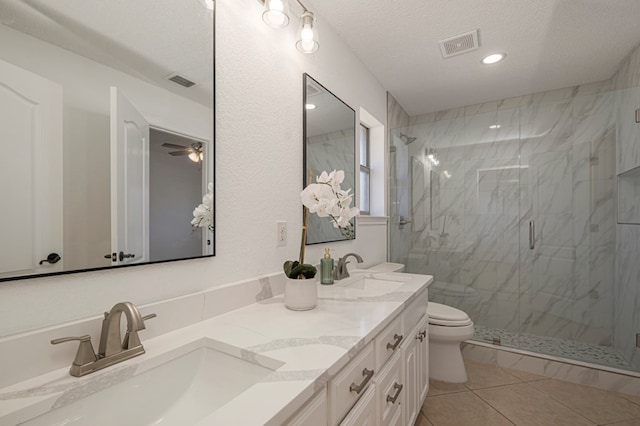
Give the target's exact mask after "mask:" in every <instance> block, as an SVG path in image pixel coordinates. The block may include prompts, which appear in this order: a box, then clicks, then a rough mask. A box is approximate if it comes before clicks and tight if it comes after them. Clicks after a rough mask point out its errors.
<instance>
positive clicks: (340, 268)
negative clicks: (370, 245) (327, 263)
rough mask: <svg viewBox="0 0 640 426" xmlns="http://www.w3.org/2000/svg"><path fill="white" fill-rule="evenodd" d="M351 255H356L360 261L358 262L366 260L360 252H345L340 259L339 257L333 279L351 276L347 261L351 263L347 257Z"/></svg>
mask: <svg viewBox="0 0 640 426" xmlns="http://www.w3.org/2000/svg"><path fill="white" fill-rule="evenodd" d="M349 256H353V257H355V258H356V260H357V261H358V263H362V262H364V260H362V257H360V255H359V254H356V253H347V254H345V255H344V256H342V257H341V258H340V259H338V264H337V265H336V266H335V268H333V279H334V280H341V279H343V278H348V277H349V270H348V269H347V263H349V262H348V261H347V258H348V257H349Z"/></svg>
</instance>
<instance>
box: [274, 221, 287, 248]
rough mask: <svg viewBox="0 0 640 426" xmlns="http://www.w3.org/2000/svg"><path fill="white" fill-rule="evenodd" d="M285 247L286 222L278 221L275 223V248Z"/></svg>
mask: <svg viewBox="0 0 640 426" xmlns="http://www.w3.org/2000/svg"><path fill="white" fill-rule="evenodd" d="M286 245H287V222H285V221H283V220H279V221H277V222H276V247H282V246H286Z"/></svg>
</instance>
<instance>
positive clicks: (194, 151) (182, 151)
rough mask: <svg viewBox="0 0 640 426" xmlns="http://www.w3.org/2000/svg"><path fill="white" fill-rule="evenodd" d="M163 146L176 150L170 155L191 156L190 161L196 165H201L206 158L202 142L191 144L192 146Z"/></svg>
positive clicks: (167, 144)
mask: <svg viewBox="0 0 640 426" xmlns="http://www.w3.org/2000/svg"><path fill="white" fill-rule="evenodd" d="M162 146H164V147H165V148H171V149H175V151H172V152H170V153H169V155H173V156H179V155H187V156H189V160H191V161H193V162H194V163H199V162H201V161H202V159H203V158H204V153H203V150H202V143H201V142H194V143H192V144H191V146H186V145H177V144H173V143H163V144H162Z"/></svg>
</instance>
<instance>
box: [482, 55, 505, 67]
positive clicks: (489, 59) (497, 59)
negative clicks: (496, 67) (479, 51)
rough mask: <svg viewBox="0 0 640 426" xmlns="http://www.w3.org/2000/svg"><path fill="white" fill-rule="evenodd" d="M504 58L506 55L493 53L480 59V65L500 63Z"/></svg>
mask: <svg viewBox="0 0 640 426" xmlns="http://www.w3.org/2000/svg"><path fill="white" fill-rule="evenodd" d="M506 57H507V55H506V54H505V53H494V54H491V55H489V56H485V57H484V58H482V63H483V64H486V65H490V64H495V63H496V62H500V61H501V60H503V59H504V58H506Z"/></svg>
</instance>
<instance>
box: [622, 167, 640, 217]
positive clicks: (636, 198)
mask: <svg viewBox="0 0 640 426" xmlns="http://www.w3.org/2000/svg"><path fill="white" fill-rule="evenodd" d="M618 223H619V224H626V225H640V166H638V167H636V168H633V169H631V170H629V171H626V172H624V173H620V174H619V175H618Z"/></svg>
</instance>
